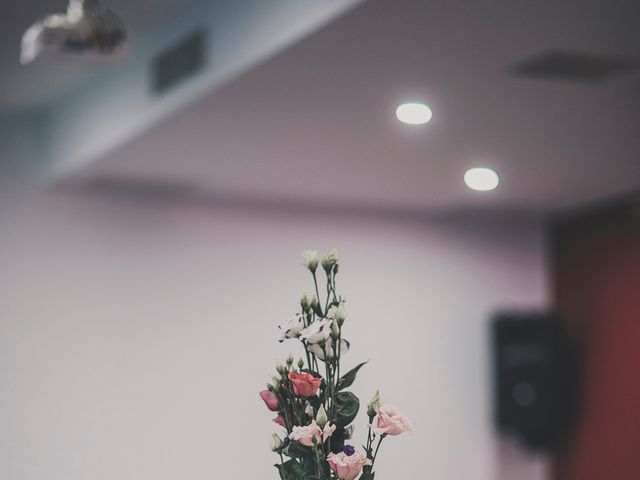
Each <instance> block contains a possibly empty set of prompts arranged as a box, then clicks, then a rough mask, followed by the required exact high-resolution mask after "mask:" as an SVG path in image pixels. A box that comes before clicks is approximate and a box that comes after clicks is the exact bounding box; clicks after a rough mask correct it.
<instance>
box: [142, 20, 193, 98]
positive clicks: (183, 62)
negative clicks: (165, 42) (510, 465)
mask: <svg viewBox="0 0 640 480" xmlns="http://www.w3.org/2000/svg"><path fill="white" fill-rule="evenodd" d="M205 52H206V34H205V31H204V30H197V31H195V32H193V33H191V34H190V35H189V36H188V37H186V38H183V39H182V40H180V41H179V42H178V43H177V44H175V45H172V46H171V47H169V48H168V49H166V50H165V51H163V52H162V53H160V54H159V55H158V56H157V57H156V58H154V59H153V62H152V64H151V75H152V85H151V88H152V90H153V92H154V93H156V94H162V93H166V92H167V91H169V90H171V89H172V88H174V87H176V86H178V85H179V84H180V83H182V82H184V81H185V80H186V79H188V78H190V77H192V76H194V75H195V74H197V73H198V72H200V71H201V70H202V68H203V66H204V62H205Z"/></svg>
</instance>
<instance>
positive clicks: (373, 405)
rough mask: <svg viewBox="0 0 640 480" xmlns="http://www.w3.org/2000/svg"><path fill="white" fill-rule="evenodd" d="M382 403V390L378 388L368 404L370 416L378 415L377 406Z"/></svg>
mask: <svg viewBox="0 0 640 480" xmlns="http://www.w3.org/2000/svg"><path fill="white" fill-rule="evenodd" d="M379 404H380V391H379V390H376V393H375V394H374V395H373V398H372V399H371V401H370V402H369V405H367V415H368V416H369V418H371V419H372V418H373V417H375V416H376V407H377V406H378V405H379Z"/></svg>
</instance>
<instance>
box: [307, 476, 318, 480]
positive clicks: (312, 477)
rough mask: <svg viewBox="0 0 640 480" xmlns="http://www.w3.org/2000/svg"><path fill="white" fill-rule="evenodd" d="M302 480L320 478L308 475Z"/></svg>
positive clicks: (316, 479)
mask: <svg viewBox="0 0 640 480" xmlns="http://www.w3.org/2000/svg"><path fill="white" fill-rule="evenodd" d="M304 480H320V477H317V476H315V475H309V476H307V477H304Z"/></svg>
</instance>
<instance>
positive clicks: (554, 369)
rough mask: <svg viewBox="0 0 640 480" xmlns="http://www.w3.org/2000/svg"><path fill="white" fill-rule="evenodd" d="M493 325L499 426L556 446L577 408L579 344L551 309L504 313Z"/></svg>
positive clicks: (530, 442)
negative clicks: (577, 348)
mask: <svg viewBox="0 0 640 480" xmlns="http://www.w3.org/2000/svg"><path fill="white" fill-rule="evenodd" d="M492 328H493V332H492V333H493V335H492V336H493V350H494V375H495V420H496V424H497V427H498V428H499V429H500V430H501V431H503V432H506V433H509V434H512V435H515V436H516V437H518V438H519V439H520V440H521V441H522V442H523V443H524V444H525V445H526V446H528V447H530V448H532V449H536V450H552V449H554V448H555V447H556V446H557V445H558V444H559V443H560V442H561V441H562V439H563V438H564V436H565V435H566V434H567V433H568V431H569V430H570V428H571V426H572V425H573V423H574V420H575V418H576V415H577V413H578V403H579V402H578V400H579V396H580V395H579V391H580V368H579V365H580V362H579V355H578V353H577V350H576V348H575V347H574V345H573V343H572V342H571V341H570V339H569V337H568V336H567V334H566V332H565V330H564V328H563V326H562V325H561V323H560V322H559V321H558V319H556V318H555V317H553V316H552V315H548V314H527V315H523V314H508V313H505V314H500V315H498V316H497V317H496V318H495V320H494V322H493V326H492Z"/></svg>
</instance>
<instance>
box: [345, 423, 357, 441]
mask: <svg viewBox="0 0 640 480" xmlns="http://www.w3.org/2000/svg"><path fill="white" fill-rule="evenodd" d="M355 429H356V427H355V426H354V425H353V424H351V425H349V426H348V427H347V428H345V429H344V438H345V440H351V439H352V438H353V432H354V430H355Z"/></svg>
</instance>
